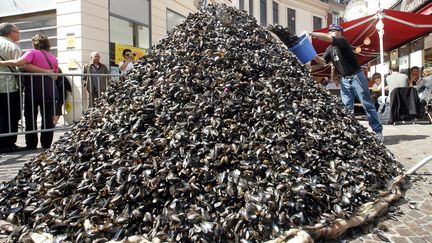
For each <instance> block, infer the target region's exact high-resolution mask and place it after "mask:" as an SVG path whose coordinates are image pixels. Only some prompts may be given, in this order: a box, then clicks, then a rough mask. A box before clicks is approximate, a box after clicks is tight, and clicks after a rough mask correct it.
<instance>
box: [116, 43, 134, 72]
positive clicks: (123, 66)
mask: <svg viewBox="0 0 432 243" xmlns="http://www.w3.org/2000/svg"><path fill="white" fill-rule="evenodd" d="M122 54H123V61H121V62H120V63H119V68H120V74H123V75H125V74H126V73H127V72H129V71H130V70H132V69H133V64H134V55H133V54H132V51H131V50H130V49H124V50H123V53H122Z"/></svg>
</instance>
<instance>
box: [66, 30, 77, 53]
mask: <svg viewBox="0 0 432 243" xmlns="http://www.w3.org/2000/svg"><path fill="white" fill-rule="evenodd" d="M66 49H75V34H74V33H67V34H66Z"/></svg>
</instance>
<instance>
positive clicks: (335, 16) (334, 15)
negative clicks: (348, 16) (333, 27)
mask: <svg viewBox="0 0 432 243" xmlns="http://www.w3.org/2000/svg"><path fill="white" fill-rule="evenodd" d="M332 23H333V24H339V14H338V13H336V12H333V13H332Z"/></svg>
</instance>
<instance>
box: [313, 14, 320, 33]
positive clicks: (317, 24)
mask: <svg viewBox="0 0 432 243" xmlns="http://www.w3.org/2000/svg"><path fill="white" fill-rule="evenodd" d="M321 28H322V20H321V18H319V17H315V16H314V17H313V29H314V30H319V29H321Z"/></svg>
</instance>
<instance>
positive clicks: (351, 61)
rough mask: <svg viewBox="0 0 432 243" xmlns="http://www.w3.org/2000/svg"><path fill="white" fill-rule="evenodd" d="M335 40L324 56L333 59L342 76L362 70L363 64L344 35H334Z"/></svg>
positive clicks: (326, 58)
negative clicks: (361, 64)
mask: <svg viewBox="0 0 432 243" xmlns="http://www.w3.org/2000/svg"><path fill="white" fill-rule="evenodd" d="M332 38H333V42H332V44H331V45H330V46H328V47H327V49H326V51H325V52H324V56H323V58H324V59H325V60H326V62H329V61H332V62H333V65H334V66H335V67H336V69H337V70H338V72H339V73H340V74H341V75H342V76H347V75H352V74H354V73H357V72H358V71H360V69H361V66H360V64H359V62H358V61H357V58H356V57H355V54H354V52H353V51H352V49H351V45H350V44H349V43H348V41H347V40H346V39H345V38H344V37H335V36H332Z"/></svg>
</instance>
